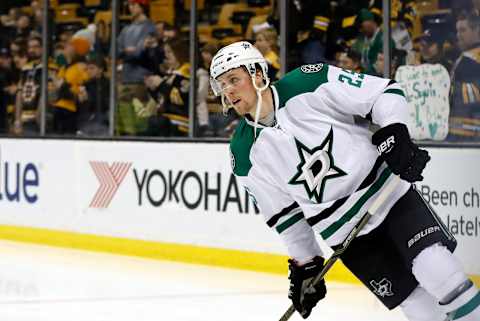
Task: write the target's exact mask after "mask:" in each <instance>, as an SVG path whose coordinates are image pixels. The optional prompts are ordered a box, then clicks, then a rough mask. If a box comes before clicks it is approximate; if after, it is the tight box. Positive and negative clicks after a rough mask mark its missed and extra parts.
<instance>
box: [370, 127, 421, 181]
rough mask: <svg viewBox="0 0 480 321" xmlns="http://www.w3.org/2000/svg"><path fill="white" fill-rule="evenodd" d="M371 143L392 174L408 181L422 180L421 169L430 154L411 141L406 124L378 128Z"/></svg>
mask: <svg viewBox="0 0 480 321" xmlns="http://www.w3.org/2000/svg"><path fill="white" fill-rule="evenodd" d="M372 143H373V144H375V145H376V146H377V149H378V152H379V153H380V155H381V157H382V158H383V159H384V160H385V162H387V164H388V167H389V168H390V169H391V170H392V172H393V173H394V174H396V175H400V178H402V179H404V180H406V181H408V182H410V183H413V182H416V181H421V180H423V176H422V171H423V169H424V168H425V165H426V164H427V162H428V161H429V160H430V156H428V152H427V151H426V150H424V149H420V148H418V146H417V145H415V144H414V143H413V142H412V140H411V139H410V135H409V134H408V129H407V126H405V125H404V124H400V123H395V124H391V125H388V126H385V127H383V128H380V129H379V130H378V131H377V132H376V133H375V134H373V137H372Z"/></svg>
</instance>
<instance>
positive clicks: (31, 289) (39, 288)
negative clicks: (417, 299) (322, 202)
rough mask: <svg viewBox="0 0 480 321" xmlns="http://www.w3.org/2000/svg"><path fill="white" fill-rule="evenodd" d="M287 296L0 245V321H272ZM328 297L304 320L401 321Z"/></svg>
mask: <svg viewBox="0 0 480 321" xmlns="http://www.w3.org/2000/svg"><path fill="white" fill-rule="evenodd" d="M287 288H288V282H287V278H286V276H281V275H271V274H265V273H256V272H247V271H240V270H233V269H223V268H216V267H207V266H200V265H192V264H181V263H173V262H167V261H156V260H148V259H142V258H135V257H126V256H118V255H111V254H105V253H93V252H87V251H79V250H71V249H63V248H55V247H48V246H40V245H33V244H26V243H15V242H8V241H0V320H1V321H274V320H278V319H279V318H280V316H281V315H282V314H283V312H284V311H285V309H286V308H288V306H289V303H290V302H289V301H288V299H287V297H286V295H287ZM328 291H329V292H328V294H327V298H326V299H325V300H323V301H322V302H321V303H320V304H319V306H317V307H316V308H315V310H314V311H313V314H312V315H311V316H310V317H309V318H308V320H312V321H321V320H325V321H327V320H328V321H343V320H345V321H347V320H348V321H352V320H354V321H367V320H368V321H405V318H404V317H403V316H402V314H401V312H400V311H398V310H394V311H388V310H387V309H385V308H384V307H383V306H382V305H381V304H380V303H379V302H377V301H376V299H375V298H374V296H373V295H372V294H370V293H369V292H368V291H367V290H365V289H364V288H363V287H360V286H355V285H345V284H340V283H333V282H330V283H328ZM290 320H292V321H294V320H297V321H298V320H303V319H302V318H301V317H300V316H298V315H297V314H296V315H294V316H293V317H292V318H291V319H290Z"/></svg>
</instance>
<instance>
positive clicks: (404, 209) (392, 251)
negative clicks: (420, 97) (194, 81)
mask: <svg viewBox="0 0 480 321" xmlns="http://www.w3.org/2000/svg"><path fill="white" fill-rule="evenodd" d="M210 76H211V85H212V88H213V91H214V92H215V93H216V94H217V95H219V96H221V98H222V102H223V105H224V107H225V108H227V109H228V108H230V107H232V108H234V109H235V111H236V112H237V113H238V114H239V115H241V116H243V117H242V120H241V122H240V123H239V125H238V127H237V129H236V132H235V134H234V136H233V138H232V140H231V143H230V151H231V158H232V166H233V171H234V173H235V175H236V176H237V178H238V180H239V181H240V182H241V183H242V185H243V186H244V187H245V189H246V190H247V192H248V193H249V194H250V196H251V197H252V198H253V199H254V200H255V201H256V202H257V204H258V206H259V208H260V210H261V212H262V214H263V215H264V216H265V220H266V223H267V224H268V226H270V227H271V228H272V229H273V230H275V231H276V232H277V233H279V235H280V237H281V238H282V239H283V241H284V242H285V245H286V247H287V250H288V253H289V256H290V257H291V259H290V260H289V270H290V273H289V279H290V290H289V293H288V296H289V298H290V299H291V300H292V301H293V305H294V306H295V309H296V310H297V311H298V312H299V313H300V314H301V315H302V317H303V318H307V317H308V316H309V315H310V313H311V310H312V308H313V307H314V306H315V305H316V304H317V302H318V301H319V300H321V299H322V298H324V296H325V294H326V287H325V283H324V282H323V283H321V284H319V285H318V286H317V287H316V289H315V291H309V292H308V293H305V291H304V290H305V288H306V285H307V284H308V282H309V281H310V280H311V279H312V278H313V277H314V276H315V275H317V274H318V273H319V271H320V270H321V269H322V266H323V262H324V259H323V258H322V256H323V253H322V251H321V249H320V247H319V245H318V243H317V241H316V239H315V235H320V236H321V237H322V238H323V239H324V240H325V241H326V242H327V244H328V245H330V246H331V247H333V248H335V246H338V245H339V244H341V243H342V241H343V240H344V238H345V237H346V235H347V234H348V233H349V232H350V230H351V229H352V227H353V226H355V224H356V223H357V222H358V221H359V220H360V218H361V216H362V215H363V214H364V213H365V212H366V210H367V209H368V208H369V206H370V205H371V204H372V202H373V201H374V200H375V199H376V197H377V196H378V194H379V193H380V192H381V190H382V187H383V186H384V185H386V184H387V183H388V182H389V180H391V179H392V177H393V175H399V176H400V178H401V179H402V180H401V182H400V184H398V185H397V187H396V188H395V189H394V191H393V192H392V193H391V195H390V196H389V198H388V199H387V200H386V201H385V202H384V203H383V205H382V207H381V208H380V209H379V210H378V211H377V212H376V214H375V216H373V217H372V218H371V219H370V221H369V223H368V224H367V225H366V226H365V227H364V229H363V230H362V231H361V232H360V234H359V236H358V237H357V238H356V239H355V240H354V241H353V242H352V243H351V244H350V247H349V248H348V250H347V251H346V252H345V253H344V254H343V255H342V261H343V263H344V264H345V266H346V267H347V268H348V269H350V271H352V272H353V273H354V274H355V275H356V276H357V277H358V278H359V279H360V280H361V281H362V282H363V284H364V285H365V286H367V287H368V288H369V289H370V291H372V292H373V293H374V294H375V295H376V296H377V298H378V299H379V300H380V301H381V302H382V303H383V304H384V305H385V306H386V307H387V308H389V309H393V308H395V307H397V306H400V307H401V308H402V310H403V312H404V313H405V315H406V316H407V318H408V319H409V320H411V321H427V320H428V321H443V320H446V319H447V318H450V319H453V320H461V321H473V320H480V307H479V305H480V294H479V291H478V289H477V288H476V287H475V285H474V284H473V282H472V281H471V280H470V279H469V278H468V277H467V275H466V274H465V272H464V270H463V267H462V265H461V264H460V262H459V260H458V259H457V258H456V257H455V256H454V255H453V254H452V251H453V250H454V248H455V246H456V241H455V239H454V238H453V237H452V235H451V234H450V233H449V232H448V230H447V229H446V228H445V226H444V225H443V224H442V222H441V221H440V220H439V218H438V217H437V216H436V215H435V213H434V212H433V211H432V210H431V209H430V208H429V207H428V205H427V204H426V203H425V202H424V200H423V199H422V197H421V196H420V195H419V194H418V193H417V192H416V191H415V189H414V188H413V186H412V184H411V183H413V182H415V181H420V180H422V179H423V177H422V171H423V169H424V167H425V165H426V163H427V162H428V161H429V159H430V157H429V156H428V153H427V152H426V151H425V150H422V149H420V148H418V147H417V146H416V145H415V144H414V143H413V142H412V141H411V139H410V136H409V133H408V129H407V127H406V126H405V121H406V115H407V102H406V100H405V97H404V94H403V91H402V89H401V87H400V86H399V85H398V84H397V83H395V81H393V80H390V79H383V78H379V77H374V76H368V75H364V74H358V73H355V72H352V71H349V70H344V69H340V68H337V67H334V66H329V65H326V64H315V65H304V66H302V67H300V68H298V69H295V70H293V71H292V72H290V73H288V74H287V75H285V76H284V77H283V78H282V79H280V80H279V81H278V82H276V83H274V84H270V82H269V79H268V76H267V65H266V62H265V59H264V57H263V56H262V55H261V54H260V53H259V51H258V50H257V49H255V48H254V47H253V46H252V45H251V44H250V43H248V42H236V43H233V44H231V45H228V46H226V47H224V48H222V49H221V50H219V51H218V53H217V54H216V55H215V57H214V58H213V61H212V64H211V67H210ZM354 116H361V117H364V118H367V119H370V120H371V121H372V122H373V123H375V124H377V125H379V126H380V129H379V130H378V131H377V132H376V133H375V134H373V136H372V135H371V133H370V132H369V131H368V130H367V129H366V128H364V127H362V126H359V125H356V123H355V122H354ZM372 143H373V144H372Z"/></svg>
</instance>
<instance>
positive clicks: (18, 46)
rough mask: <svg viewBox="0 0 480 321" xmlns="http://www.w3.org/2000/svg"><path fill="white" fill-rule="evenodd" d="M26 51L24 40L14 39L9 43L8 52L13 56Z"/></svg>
mask: <svg viewBox="0 0 480 321" xmlns="http://www.w3.org/2000/svg"><path fill="white" fill-rule="evenodd" d="M26 50H27V41H26V40H25V39H24V38H16V39H15V40H13V41H12V42H10V52H11V54H12V56H13V55H15V54H16V53H18V52H20V51H26Z"/></svg>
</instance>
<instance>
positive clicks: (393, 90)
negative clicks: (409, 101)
mask: <svg viewBox="0 0 480 321" xmlns="http://www.w3.org/2000/svg"><path fill="white" fill-rule="evenodd" d="M383 93H384V94H395V95H400V96H402V97H405V93H404V92H403V90H401V89H397V88H390V89H387V90H385V91H384V92H383Z"/></svg>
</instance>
